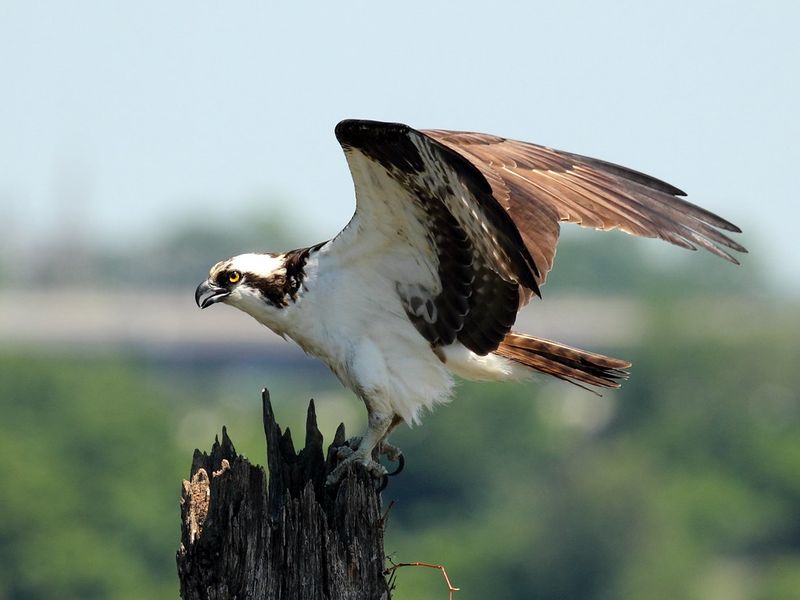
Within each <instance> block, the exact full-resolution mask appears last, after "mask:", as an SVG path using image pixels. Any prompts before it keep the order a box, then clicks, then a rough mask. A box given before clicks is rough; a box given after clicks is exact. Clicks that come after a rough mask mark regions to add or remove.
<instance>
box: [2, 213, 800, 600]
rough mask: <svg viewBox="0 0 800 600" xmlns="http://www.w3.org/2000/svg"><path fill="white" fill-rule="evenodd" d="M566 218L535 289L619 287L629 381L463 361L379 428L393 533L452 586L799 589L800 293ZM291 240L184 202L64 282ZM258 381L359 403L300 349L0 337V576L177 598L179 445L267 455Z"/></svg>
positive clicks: (341, 416) (569, 591)
mask: <svg viewBox="0 0 800 600" xmlns="http://www.w3.org/2000/svg"><path fill="white" fill-rule="evenodd" d="M234 229H235V230H236V235H234V234H233V231H234ZM579 233H580V234H581V235H580V236H574V235H567V236H566V239H565V240H564V241H563V242H562V245H561V247H560V249H559V255H558V259H557V263H556V269H555V270H554V271H553V274H552V277H551V279H550V281H549V282H548V285H547V287H546V288H545V289H544V293H545V300H544V302H545V303H558V302H559V301H560V300H562V299H564V298H575V297H577V298H583V297H586V296H587V295H591V296H593V297H595V296H600V297H607V298H610V299H611V300H612V301H616V300H624V301H625V302H627V303H630V302H635V303H636V306H638V307H640V309H641V311H642V312H643V314H644V315H645V321H644V324H643V327H642V331H641V332H639V333H640V335H639V336H638V337H636V338H635V341H634V342H630V343H628V344H626V345H618V346H611V345H607V346H605V347H593V348H592V349H595V350H598V351H603V352H607V353H609V354H611V355H614V356H620V357H625V358H628V359H631V360H632V361H633V362H634V368H633V370H632V377H631V379H630V380H629V381H628V382H626V383H625V385H624V386H623V387H622V389H621V390H619V391H613V392H606V393H604V394H603V396H595V395H593V394H591V393H589V392H586V391H584V390H580V389H578V388H574V387H571V386H569V385H567V384H563V383H561V382H557V381H546V380H544V379H542V380H539V381H538V382H536V384H531V383H525V384H513V385H512V384H508V385H500V384H467V383H462V384H461V385H460V386H459V388H458V392H457V396H456V398H455V400H454V401H453V402H452V403H451V404H450V405H449V406H445V407H441V408H440V409H439V410H437V411H436V412H435V413H433V414H430V415H428V416H427V417H426V418H425V419H424V422H423V425H422V426H420V427H416V428H414V429H403V430H401V431H399V432H398V434H397V435H396V439H395V441H396V442H397V443H398V444H399V445H400V446H401V447H402V448H403V449H404V451H405V455H406V458H407V467H406V470H405V472H404V473H403V474H402V475H401V476H400V477H398V478H396V479H394V480H392V482H391V485H390V486H389V488H388V490H387V491H386V492H385V493H384V501H385V502H388V501H389V500H396V503H395V504H394V506H393V508H392V509H391V516H390V522H389V528H388V532H387V539H386V550H387V553H389V554H390V555H391V557H392V559H393V560H395V561H398V562H400V561H428V562H435V563H442V564H444V565H446V567H447V569H448V572H449V574H450V576H451V577H452V579H453V581H454V583H455V584H456V585H457V586H459V587H461V589H462V590H463V591H461V592H460V593H459V594H458V595H457V598H464V599H466V598H487V597H497V598H509V599H512V598H519V599H528V598H536V599H542V600H556V599H565V598H569V599H583V600H612V599H613V600H616V599H634V598H636V599H653V600H660V599H664V600H667V599H670V600H671V599H674V598H682V599H687V600H691V599H697V600H709V599H710V600H714V599H719V600H738V599H742V600H745V599H751V600H790V599H794V598H800V592H799V590H800V509H799V507H800V477H798V473H800V403H798V394H797V390H798V389H799V388H800V370H799V369H798V365H799V364H800V337H799V336H798V335H797V333H798V331H800V310H798V309H799V308H800V305H798V302H797V301H796V300H795V299H793V298H792V297H791V296H785V295H784V296H779V295H778V294H776V293H774V291H771V290H770V287H769V285H768V284H767V283H766V282H764V281H763V280H762V279H761V278H760V277H759V275H758V273H759V268H758V253H757V252H756V253H755V256H753V255H750V256H746V257H744V261H745V266H744V267H742V268H734V267H732V266H730V265H727V264H725V263H723V262H722V261H719V260H717V259H714V258H713V257H706V256H701V255H700V254H699V253H698V254H694V255H693V254H691V253H688V252H680V251H678V250H671V249H664V250H665V251H664V252H659V251H657V250H653V246H656V245H657V244H655V243H654V242H639V241H636V240H633V239H632V238H629V237H627V236H623V235H621V234H602V235H600V234H598V235H595V234H593V233H592V232H585V231H581V232H579ZM298 239H302V234H301V233H298V232H295V231H293V230H292V228H291V226H289V225H288V223H286V222H285V221H282V220H281V218H280V217H279V216H274V217H273V218H271V219H269V220H268V221H259V220H255V219H248V218H247V217H242V218H241V219H236V220H235V222H232V223H224V224H212V225H210V226H205V225H201V224H192V223H185V224H182V225H181V226H179V227H176V228H175V230H174V231H173V232H172V233H170V234H168V235H165V236H163V237H162V238H160V239H158V240H157V241H155V242H153V243H152V246H150V247H146V248H134V249H132V250H131V251H130V253H129V254H121V253H119V251H116V253H111V252H108V251H107V250H103V249H102V248H100V249H97V248H95V249H93V248H85V249H83V250H82V252H81V254H80V255H81V257H82V259H81V260H82V262H81V265H83V268H82V269H81V270H80V273H79V274H75V273H74V272H73V273H72V274H71V275H70V283H72V284H74V283H76V282H77V283H79V284H81V285H91V286H93V287H94V288H98V289H102V288H108V289H117V288H118V287H119V286H120V285H121V282H122V281H123V280H125V286H126V287H128V288H131V289H132V290H139V291H137V292H136V293H141V294H142V297H143V298H146V293H147V290H148V289H153V288H169V287H172V288H175V289H178V290H180V291H181V294H184V295H186V296H187V297H190V296H191V294H192V291H193V284H194V283H196V282H197V281H199V279H201V278H202V277H203V275H204V273H205V271H206V270H207V268H208V266H209V264H210V263H213V262H214V261H216V260H218V259H219V258H221V257H224V256H227V255H230V254H233V253H234V252H238V251H241V250H244V249H250V248H261V246H262V242H263V241H264V240H268V246H269V247H282V246H284V245H285V244H289V243H290V242H292V241H296V240H298ZM231 240H236V245H232V242H231ZM309 241H310V240H309ZM52 255H58V253H55V254H52ZM167 255H168V256H170V257H171V259H170V261H165V260H163V257H164V256H167ZM142 256H146V257H147V260H144V261H143V260H142V258H141V257H142ZM175 256H178V257H179V258H178V260H177V262H176V261H175V260H174V257H175ZM166 265H169V267H166ZM14 268H15V266H14V265H5V268H4V271H5V272H6V273H8V272H13V271H14ZM43 268H44V267H43ZM132 272H135V274H136V275H135V278H134V279H131V278H129V277H128V275H127V274H129V273H132ZM60 278H61V279H60ZM64 278H66V274H65V272H64V271H58V270H55V271H49V272H48V271H46V270H44V271H39V272H38V279H37V282H38V285H39V286H40V287H41V288H42V289H55V288H56V287H57V286H58V285H60V284H62V283H63V281H64ZM6 281H8V280H6ZM3 289H4V288H2V287H0V292H2V290H3ZM5 289H8V285H6V288H5ZM536 308H537V307H536V306H534V307H533V308H532V310H533V311H535V310H536ZM186 310H196V309H194V307H191V306H190V305H189V304H187V308H186ZM222 310H224V309H222ZM229 310H230V309H229ZM32 318H34V317H33V316H32ZM246 318H247V317H245V316H243V315H242V316H241V319H246ZM21 325H22V326H24V324H21ZM251 326H255V325H251ZM266 335H267V334H266V332H265V339H266ZM242 352H243V353H245V354H246V352H247V349H246V348H245V349H244V350H243V351H242ZM262 386H268V387H269V388H270V390H271V391H272V396H273V398H274V402H275V405H276V411H277V414H278V419H279V422H281V424H282V425H285V426H286V425H288V426H290V427H291V428H292V429H294V430H298V429H300V428H301V427H302V423H303V419H304V413H305V407H306V403H307V399H308V398H309V397H314V398H315V399H316V400H317V406H318V411H319V414H320V420H321V426H322V428H323V431H324V433H325V434H326V437H328V438H330V436H331V435H332V433H333V430H334V428H335V426H336V424H337V423H338V422H339V421H344V422H345V423H346V425H347V428H348V432H350V433H354V432H357V431H358V430H359V429H360V428H361V427H363V426H364V420H365V415H364V410H363V407H362V406H360V405H359V404H358V402H357V401H356V400H355V399H353V398H352V397H351V396H350V395H349V394H348V393H346V392H345V391H344V390H343V389H342V388H341V387H340V386H339V385H338V383H337V382H336V381H335V379H334V378H333V376H332V375H330V374H329V373H328V372H327V371H326V370H325V369H324V368H322V367H319V366H318V365H317V364H316V363H314V362H312V361H309V360H306V359H304V358H299V357H298V358H292V359H291V360H289V359H287V360H283V361H282V362H271V361H264V362H263V363H258V362H257V361H256V362H254V361H249V362H248V361H237V360H230V361H215V360H213V359H209V358H208V357H203V356H201V355H198V354H196V353H193V352H192V350H191V348H182V349H180V348H179V349H176V350H174V352H173V353H172V354H171V355H165V354H164V353H163V352H162V353H160V354H152V353H149V352H148V351H147V350H146V349H142V348H129V347H128V348H126V347H124V346H114V345H109V346H107V347H106V346H104V347H100V348H97V347H92V348H78V347H76V348H69V349H66V350H65V349H64V348H63V347H50V346H48V345H47V344H44V345H36V344H31V345H12V344H8V343H4V344H2V346H0V409H2V414H3V418H2V419H0V452H2V456H3V457H4V459H5V460H4V471H5V473H6V477H5V478H4V481H3V485H2V486H0V507H2V518H0V598H8V599H38V598H56V597H57V598H111V599H128V598H131V599H132V598H172V597H175V596H176V595H177V577H176V574H175V563H174V553H175V551H176V549H177V544H178V539H179V511H178V499H179V491H180V481H181V479H182V478H183V477H186V476H187V475H188V470H189V466H190V463H191V452H192V450H193V449H194V448H195V447H200V448H202V449H208V448H209V447H210V444H211V442H212V440H213V436H214V435H215V434H217V433H219V431H220V429H221V426H222V425H223V424H226V425H227V426H228V428H229V432H230V434H231V436H232V438H233V440H234V443H235V444H236V445H237V449H238V450H239V451H240V452H242V453H244V454H246V455H248V456H249V457H250V458H251V459H252V460H253V461H254V462H258V463H261V464H263V463H264V462H265V459H264V442H263V433H262V430H261V423H260V414H259V413H260V410H259V399H258V394H259V389H260V388H261V387H262ZM9 474H10V476H9ZM395 597H396V598H399V599H403V600H405V599H416V598H434V599H435V598H446V588H445V586H444V583H443V581H442V580H441V577H440V575H439V574H438V573H436V572H435V571H429V570H425V569H410V568H409V569H403V570H401V571H399V572H398V578H397V590H396V595H395Z"/></svg>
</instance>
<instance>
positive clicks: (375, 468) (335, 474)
mask: <svg viewBox="0 0 800 600" xmlns="http://www.w3.org/2000/svg"><path fill="white" fill-rule="evenodd" d="M336 454H337V456H338V457H339V458H340V459H342V462H340V463H339V464H338V465H337V466H336V468H335V469H334V470H333V471H331V472H330V474H329V475H328V478H327V479H326V480H325V485H336V484H337V483H339V482H340V481H341V480H342V477H344V474H345V473H346V472H347V469H348V468H349V467H350V465H352V464H354V463H360V464H362V465H363V466H364V468H365V469H366V470H367V473H369V474H370V475H372V476H373V477H374V478H375V479H377V480H379V481H380V482H381V487H380V490H383V488H385V487H386V482H385V480H386V476H387V472H386V467H384V466H383V465H382V464H381V463H379V462H378V461H376V460H374V459H373V458H372V456H371V455H369V454H367V453H366V452H363V451H359V450H358V449H356V450H353V449H352V448H350V447H349V446H341V447H340V448H339V450H338V451H337V453H336ZM370 454H371V453H370Z"/></svg>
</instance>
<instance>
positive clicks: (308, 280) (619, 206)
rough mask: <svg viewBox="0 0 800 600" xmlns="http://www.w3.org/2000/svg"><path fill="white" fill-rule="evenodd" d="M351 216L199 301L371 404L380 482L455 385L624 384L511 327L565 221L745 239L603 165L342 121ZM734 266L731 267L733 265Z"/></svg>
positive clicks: (266, 257)
mask: <svg viewBox="0 0 800 600" xmlns="http://www.w3.org/2000/svg"><path fill="white" fill-rule="evenodd" d="M336 137H337V139H338V140H339V143H340V144H341V145H342V148H343V149H344V152H345V156H346V158H347V162H348V165H349V167H350V172H351V174H352V177H353V183H354V185H355V192H356V211H355V214H354V215H353V218H352V219H351V220H350V222H349V223H348V224H347V226H346V227H345V228H344V229H343V230H342V231H341V232H340V233H339V234H338V235H337V236H336V237H335V238H333V239H332V240H329V241H327V242H323V243H320V244H317V245H315V246H312V247H309V248H301V249H298V250H291V251H288V252H284V253H279V254H268V253H253V254H243V255H239V256H235V257H233V258H230V259H228V260H224V261H221V262H219V263H217V264H216V265H214V267H212V269H211V272H210V275H209V277H208V279H207V280H206V281H204V282H203V283H201V284H200V285H199V286H198V288H197V291H196V294H195V299H196V300H197V304H198V305H199V306H200V307H201V308H205V307H207V306H209V305H211V304H214V303H216V302H224V303H226V304H230V305H232V306H235V307H237V308H239V309H240V310H243V311H244V312H246V313H248V314H250V315H252V316H253V317H254V318H255V319H256V320H258V321H259V322H260V323H262V324H264V325H266V326H267V327H269V328H270V329H272V330H273V331H275V332H276V333H278V334H279V335H282V336H284V337H287V338H290V339H292V340H293V341H295V342H296V343H297V344H298V345H299V346H300V347H301V348H302V349H303V350H304V351H306V352H307V353H308V354H311V355H314V356H317V357H319V358H320V359H321V360H322V361H323V362H325V364H327V365H328V367H330V369H331V370H332V371H333V372H334V373H335V374H336V376H337V377H338V378H339V379H340V380H341V382H342V383H343V384H344V385H345V386H347V387H348V388H349V389H351V390H353V392H354V393H355V394H356V395H357V396H359V397H360V398H361V399H362V400H363V401H364V403H365V404H366V407H367V412H368V416H369V419H368V427H367V431H366V432H365V434H364V435H363V436H362V437H361V438H359V439H357V440H355V441H354V442H353V443H351V444H350V446H349V448H350V450H348V451H347V452H345V454H347V453H349V456H346V457H345V459H344V460H343V461H342V462H341V463H340V465H339V467H337V469H336V470H335V471H334V472H333V473H332V474H331V477H330V481H331V482H335V481H337V480H338V479H339V477H340V476H341V474H342V472H343V469H345V468H346V466H347V465H348V464H349V463H350V462H354V461H358V462H361V463H362V464H364V465H365V466H366V467H367V468H368V470H370V471H371V472H372V473H374V474H375V475H376V476H383V475H384V474H385V473H386V470H385V469H384V468H383V467H382V466H381V465H380V464H379V463H378V462H377V461H375V460H374V459H373V451H377V452H379V453H383V454H386V455H388V456H389V457H390V458H391V459H393V460H396V459H398V458H401V457H402V455H401V454H400V452H399V450H398V449H397V448H395V447H394V446H392V445H391V444H389V443H388V441H387V439H388V436H389V434H390V433H391V432H392V430H393V429H394V428H395V427H397V426H398V425H399V424H400V423H403V422H406V423H409V424H411V423H414V422H416V421H417V420H418V419H419V415H420V412H421V410H422V409H423V408H431V407H433V406H434V405H436V404H437V403H440V402H443V401H445V400H447V399H448V398H449V396H450V393H451V391H452V387H453V378H452V375H453V374H456V375H459V376H462V377H465V378H468V379H481V380H505V379H519V378H524V377H526V376H529V375H531V374H532V373H533V372H535V371H539V372H543V373H547V374H548V375H552V376H554V377H557V378H559V379H562V380H565V381H569V382H572V383H575V384H578V385H582V386H583V385H591V386H599V387H619V382H618V380H619V379H621V378H624V377H626V376H627V373H626V372H625V370H624V369H625V368H627V367H629V366H630V364H629V363H628V362H626V361H623V360H618V359H614V358H609V357H606V356H602V355H599V354H593V353H590V352H586V351H583V350H579V349H576V348H571V347H568V346H565V345H563V344H558V343H555V342H551V341H548V340H543V339H540V338H536V337H532V336H529V335H526V334H522V333H517V332H513V331H511V328H512V326H513V324H514V321H515V319H516V315H517V312H518V310H519V309H520V307H521V306H523V305H524V304H525V303H527V302H528V301H529V300H530V298H531V296H532V295H533V294H537V295H539V288H540V286H541V285H543V284H544V282H545V279H546V277H547V273H548V272H549V271H550V269H551V268H552V266H553V257H554V256H555V250H556V244H557V242H558V236H559V230H560V222H562V221H567V222H571V223H577V224H579V225H582V226H585V227H592V228H595V229H604V230H607V229H620V230H622V231H625V232H627V233H631V234H634V235H639V236H645V237H657V238H661V239H663V240H666V241H668V242H671V243H673V244H676V245H678V246H681V247H683V248H688V249H692V250H694V249H696V248H697V247H701V248H704V249H706V250H708V251H710V252H712V253H714V254H716V255H718V256H721V257H722V258H725V259H726V260H729V261H731V262H734V263H737V261H736V259H735V258H734V257H733V256H732V255H731V254H730V252H729V251H731V250H732V251H736V252H746V250H745V248H743V247H742V246H741V245H739V244H738V243H737V242H735V241H734V240H732V239H731V238H730V237H728V236H727V235H726V234H725V233H723V232H735V233H739V232H740V230H739V228H738V227H736V226H735V225H733V224H732V223H730V222H728V221H726V220H725V219H722V218H721V217H718V216H717V215H715V214H713V213H710V212H708V211H706V210H704V209H702V208H700V207H698V206H695V205H693V204H690V203H689V202H687V201H686V200H683V199H682V198H681V197H680V196H684V195H685V194H684V193H683V192H682V191H681V190H679V189H678V188H675V187H673V186H671V185H670V184H668V183H665V182H663V181H660V180H658V179H655V178H653V177H650V176H648V175H645V174H643V173H640V172H638V171H634V170H631V169H627V168H625V167H621V166H618V165H615V164H611V163H608V162H604V161H601V160H597V159H593V158H588V157H585V156H580V155H577V154H572V153H569V152H562V151H559V150H553V149H551V148H545V147H543V146H538V145H535V144H529V143H525V142H518V141H514V140H507V139H504V138H500V137H496V136H492V135H486V134H480V133H464V132H453V131H439V130H415V129H412V128H411V127H408V126H407V125H402V124H397V123H380V122H375V121H359V120H347V121H342V122H341V123H339V124H338V125H337V127H336ZM737 264H738V263H737Z"/></svg>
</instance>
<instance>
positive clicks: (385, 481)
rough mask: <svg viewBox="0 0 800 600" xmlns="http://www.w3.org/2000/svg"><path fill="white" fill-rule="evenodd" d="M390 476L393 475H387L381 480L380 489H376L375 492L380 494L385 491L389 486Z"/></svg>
mask: <svg viewBox="0 0 800 600" xmlns="http://www.w3.org/2000/svg"><path fill="white" fill-rule="evenodd" d="M389 475H391V473H386V474H385V475H384V476H383V477H381V478H380V480H379V481H380V485H378V487H377V488H375V491H376V492H378V493H379V494H380V493H381V492H382V491H383V490H385V489H386V487H387V486H388V485H389Z"/></svg>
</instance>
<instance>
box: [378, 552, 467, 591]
mask: <svg viewBox="0 0 800 600" xmlns="http://www.w3.org/2000/svg"><path fill="white" fill-rule="evenodd" d="M389 561H390V562H391V563H392V566H391V567H389V568H388V569H386V570H385V571H384V572H383V574H384V576H386V575H393V574H394V572H395V571H396V570H397V569H399V568H400V567H427V568H429V569H437V570H439V571H441V572H442V575H443V576H444V581H445V583H446V584H447V590H448V591H449V592H450V596H449V597H448V600H453V593H454V592H458V591H460V588H457V587H455V586H454V585H453V583H452V582H451V581H450V577H448V576H447V569H445V568H444V565H434V564H432V563H426V562H410V563H395V562H394V561H392V559H391V558H390V559H389Z"/></svg>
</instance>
